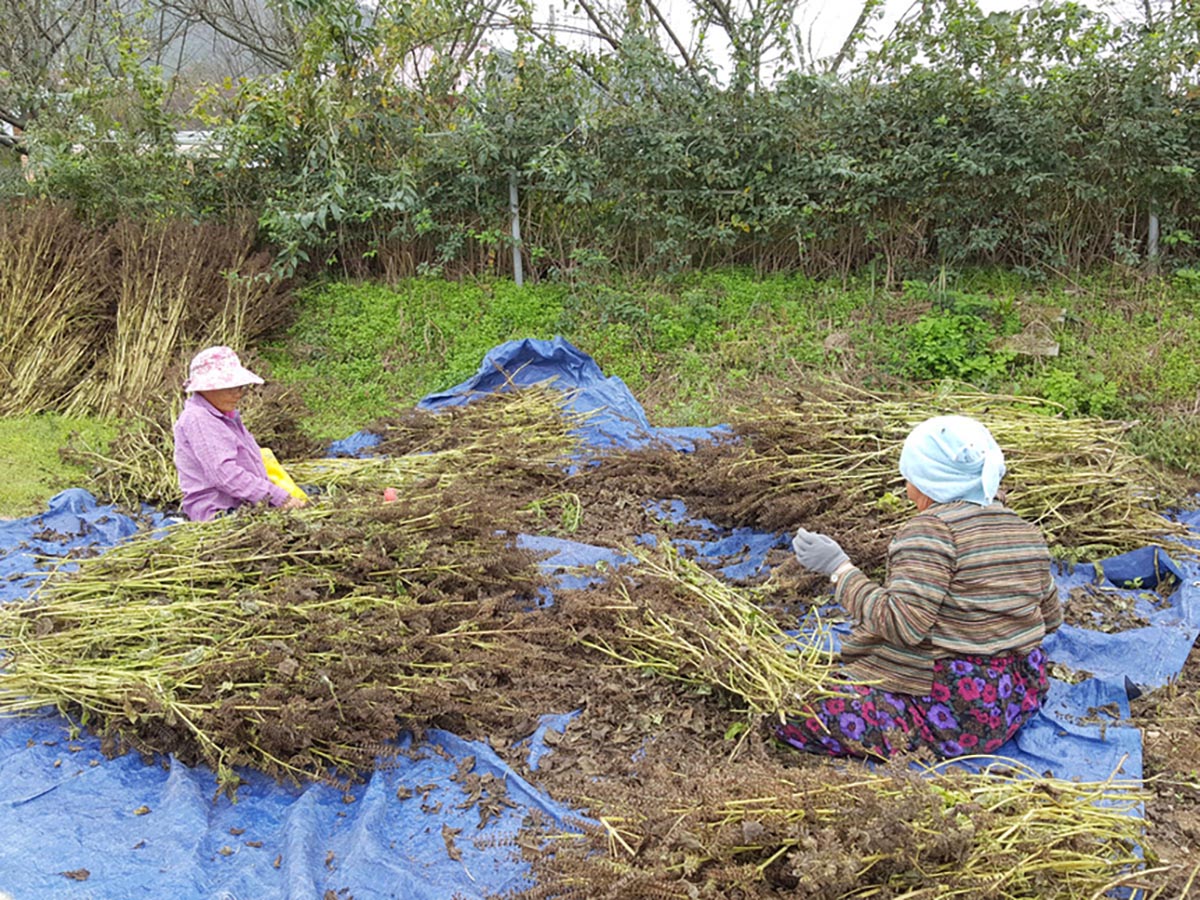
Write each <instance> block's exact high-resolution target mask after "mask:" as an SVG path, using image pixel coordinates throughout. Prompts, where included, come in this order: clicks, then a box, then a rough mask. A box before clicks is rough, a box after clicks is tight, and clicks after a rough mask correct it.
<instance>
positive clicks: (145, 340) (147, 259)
mask: <svg viewBox="0 0 1200 900" xmlns="http://www.w3.org/2000/svg"><path fill="white" fill-rule="evenodd" d="M110 237H111V241H112V244H113V247H114V253H115V260H116V264H115V266H114V267H113V269H112V275H111V284H110V286H109V290H110V292H111V295H112V308H113V313H112V319H111V320H110V321H109V322H108V323H107V324H108V326H109V327H108V329H107V331H106V332H105V340H104V342H103V344H102V346H101V347H100V348H98V350H99V352H98V354H97V358H96V362H95V365H94V366H93V367H92V370H91V371H90V373H89V374H88V377H87V378H85V379H84V380H82V381H81V382H80V383H79V385H78V386H77V388H76V390H75V392H74V394H73V396H72V399H71V404H70V407H69V411H71V412H76V413H92V414H98V415H121V414H123V413H124V412H125V411H126V410H127V409H129V408H134V409H138V408H141V407H142V405H143V404H144V403H145V401H146V400H147V399H148V398H150V397H152V396H154V395H155V394H156V393H157V392H159V391H161V390H162V389H163V387H164V386H165V385H167V384H168V383H170V382H171V381H172V380H173V375H174V372H176V371H179V370H181V369H183V368H184V367H185V366H186V363H187V360H188V358H190V356H191V354H193V353H194V352H195V351H196V350H199V349H200V348H202V347H205V346H210V345H213V344H227V345H229V346H233V347H236V348H239V349H240V348H243V347H245V346H247V345H248V344H250V343H252V342H253V341H254V340H256V339H258V338H259V337H261V336H262V335H263V334H264V333H265V332H266V331H267V330H269V329H270V328H272V327H274V326H277V325H279V324H280V323H281V322H282V320H283V315H284V313H285V311H286V309H287V306H288V299H287V295H286V292H285V290H284V289H283V285H281V284H280V283H279V282H278V281H276V280H274V279H272V278H271V277H269V276H270V271H269V257H268V256H267V255H266V254H265V253H260V254H255V253H253V252H252V248H253V246H254V231H253V229H252V228H250V227H248V226H246V225H244V224H243V225H234V226H223V225H222V226H218V225H206V224H193V223H186V222H177V221H168V222H155V223H135V222H120V223H118V224H117V225H115V226H114V227H113V229H112V231H111V234H110ZM176 383H177V382H176Z"/></svg>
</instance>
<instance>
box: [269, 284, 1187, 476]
mask: <svg viewBox="0 0 1200 900" xmlns="http://www.w3.org/2000/svg"><path fill="white" fill-rule="evenodd" d="M1022 332H1030V333H1032V334H1033V335H1034V336H1035V337H1038V338H1041V339H1044V340H1047V341H1051V342H1055V343H1057V346H1058V349H1059V352H1058V355H1057V356H1046V357H1040V356H1036V355H1029V354H1023V353H1019V352H1013V351H1011V350H1009V349H1007V348H1006V345H1005V343H1004V342H1005V341H1007V340H1009V339H1012V338H1019V337H1022V336H1023V335H1022ZM555 335H561V336H563V337H564V338H566V339H567V340H569V341H570V342H571V343H573V344H575V345H576V346H577V347H579V348H580V349H581V350H583V351H584V352H586V353H588V354H590V355H591V356H592V357H593V358H594V359H595V360H596V362H597V364H598V365H599V366H600V368H601V369H602V370H603V371H604V372H605V374H607V375H610V376H618V377H620V378H621V379H623V380H624V381H625V382H626V383H627V384H628V385H629V388H630V390H631V391H632V392H633V394H634V396H635V397H636V398H637V399H638V400H639V401H640V402H641V403H642V404H643V406H645V408H646V410H647V412H648V414H649V415H650V418H651V421H653V422H655V423H656V424H661V425H710V424H714V423H717V422H722V421H727V418H728V417H729V416H730V414H731V412H732V411H733V409H734V408H735V407H736V404H737V403H738V402H740V401H741V400H751V399H753V398H755V397H762V396H763V395H764V393H769V392H772V391H778V390H787V389H788V386H789V385H790V384H794V383H796V382H797V381H799V380H802V379H803V378H804V377H806V376H808V375H810V374H825V375H830V376H833V377H837V378H841V379H845V380H849V381H852V382H857V383H859V384H862V385H864V386H867V387H872V388H885V389H904V388H905V387H907V386H909V385H912V386H917V387H924V388H928V387H932V386H936V385H937V384H938V383H940V382H943V381H948V382H954V383H958V384H964V383H965V384H969V385H971V386H973V387H976V388H979V389H981V390H986V391H994V392H997V393H1012V394H1022V395H1030V396H1035V397H1042V398H1045V399H1048V400H1052V401H1054V402H1055V403H1058V404H1061V406H1062V407H1063V408H1064V410H1065V411H1066V412H1067V414H1069V415H1090V416H1101V417H1107V418H1129V419H1133V418H1137V419H1140V420H1142V421H1143V422H1144V423H1145V424H1144V425H1143V426H1141V430H1140V432H1139V433H1137V434H1135V440H1137V441H1139V442H1140V444H1139V446H1140V447H1142V448H1143V449H1144V450H1145V451H1146V452H1147V455H1149V456H1151V458H1156V459H1161V460H1162V461H1163V462H1167V463H1170V464H1171V465H1173V466H1175V467H1177V468H1179V467H1181V464H1186V465H1183V466H1182V467H1183V468H1186V469H1189V470H1190V469H1197V468H1200V464H1196V463H1191V462H1190V460H1191V458H1192V455H1193V449H1194V447H1196V446H1197V441H1198V438H1197V434H1200V428H1197V427H1195V426H1193V425H1192V423H1193V421H1195V419H1196V413H1195V403H1196V400H1195V398H1196V397H1197V396H1200V355H1198V354H1196V353H1195V351H1194V348H1195V347H1196V346H1197V345H1198V343H1200V278H1188V277H1183V278H1180V277H1163V278H1159V279H1146V278H1144V277H1142V276H1139V275H1137V274H1136V273H1127V274H1122V273H1121V272H1119V271H1115V270H1114V271H1107V272H1101V273H1098V274H1096V275H1094V276H1091V277H1088V278H1085V277H1082V276H1075V277H1073V278H1071V279H1064V280H1062V281H1060V282H1055V283H1046V282H1040V281H1039V282H1033V281H1028V280H1024V281H1023V280H1022V279H1020V278H1019V277H1017V276H1015V275H1014V274H1013V273H1011V272H1001V271H996V272H972V273H967V274H963V275H953V274H950V273H942V274H941V275H940V276H939V277H938V278H937V279H936V280H935V281H931V282H928V283H922V282H906V283H905V284H904V285H902V286H900V287H898V288H897V289H895V290H884V289H883V288H882V286H881V285H880V284H879V283H878V281H877V280H874V279H870V278H867V277H863V278H859V279H850V280H842V279H836V280H834V279H830V280H828V281H816V280H813V279H811V278H807V277H804V276H800V275H774V276H769V277H765V278H760V277H756V276H755V275H754V274H753V273H751V272H749V271H745V270H718V271H706V272H698V273H690V274H687V275H683V276H680V277H678V278H674V279H657V280H653V281H641V282H633V281H625V280H613V281H609V282H604V283H599V282H594V283H588V284H577V285H568V284H537V285H528V286H526V287H524V288H517V287H516V286H515V285H513V284H512V283H510V282H504V281H464V282H446V281H441V280H437V279H431V278H422V279H413V280H410V281H406V282H401V283H399V284H398V285H395V286H385V285H378V284H366V283H354V284H347V283H329V284H324V285H318V286H313V287H310V288H308V289H307V290H306V291H305V292H304V293H303V294H302V299H301V304H300V309H299V316H298V319H297V321H296V324H295V325H294V326H293V328H292V329H291V330H290V331H289V333H288V334H287V335H286V337H285V338H283V339H281V340H280V341H278V342H277V343H276V344H275V345H274V346H272V347H270V348H268V349H267V357H268V359H269V360H270V362H271V363H272V369H273V377H275V378H277V379H279V380H281V381H283V382H285V383H287V384H291V385H294V386H296V387H298V388H299V389H300V390H301V393H302V395H303V397H304V399H305V401H306V403H307V404H308V406H309V407H310V409H311V410H312V417H311V420H310V421H308V422H306V423H304V427H305V428H306V429H307V430H308V431H309V433H310V434H311V435H312V436H314V437H317V438H322V439H329V438H336V437H343V436H345V435H347V434H349V433H351V432H353V431H355V430H357V429H359V428H361V427H363V426H364V425H367V424H369V423H370V422H371V421H373V420H374V419H376V418H379V417H381V416H386V415H390V414H392V413H394V412H395V411H396V410H398V409H401V408H404V407H407V406H410V405H412V404H413V403H415V402H416V401H417V400H418V399H420V398H421V397H422V396H424V395H425V394H428V393H430V392H433V391H439V390H444V389H446V388H448V387H450V386H452V385H454V384H456V383H458V382H460V381H462V380H464V379H465V378H467V377H469V376H470V375H471V374H473V373H474V372H475V370H476V369H477V368H478V366H479V364H480V362H481V361H482V359H483V356H484V354H486V353H487V351H488V350H490V349H491V348H492V347H494V346H496V345H497V344H500V343H502V342H504V341H506V340H510V339H514V338H525V337H533V338H551V337H554V336H555Z"/></svg>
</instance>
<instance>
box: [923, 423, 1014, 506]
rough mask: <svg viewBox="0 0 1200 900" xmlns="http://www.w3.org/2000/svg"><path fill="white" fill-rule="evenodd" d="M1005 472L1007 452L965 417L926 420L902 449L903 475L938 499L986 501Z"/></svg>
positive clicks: (997, 486) (941, 500)
mask: <svg viewBox="0 0 1200 900" xmlns="http://www.w3.org/2000/svg"><path fill="white" fill-rule="evenodd" d="M1004 472H1005V468H1004V453H1003V451H1001V449H1000V446H999V445H998V444H997V443H996V441H995V439H994V438H993V437H992V434H991V432H990V431H988V430H987V428H985V427H984V426H983V425H981V424H980V423H979V422H976V421H975V420H974V419H968V418H967V417H966V416H936V417H935V418H932V419H926V420H925V421H924V422H922V423H921V424H920V425H918V426H917V427H916V428H914V429H913V430H912V431H911V432H910V433H909V435H908V437H907V438H905V440H904V449H902V450H901V451H900V474H901V475H903V476H904V477H905V478H907V479H908V480H909V481H911V482H912V483H913V484H914V485H916V486H917V488H918V489H920V491H921V493H923V494H924V495H925V496H927V497H929V498H930V499H931V500H935V501H936V502H938V503H949V502H951V501H952V500H966V501H968V502H970V503H978V504H979V505H980V506H987V505H988V504H989V503H991V502H992V499H993V498H994V497H995V496H996V490H997V489H998V488H999V487H1000V479H1001V478H1003V477H1004Z"/></svg>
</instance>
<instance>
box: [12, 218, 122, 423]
mask: <svg viewBox="0 0 1200 900" xmlns="http://www.w3.org/2000/svg"><path fill="white" fill-rule="evenodd" d="M110 249H111V248H110V244H109V242H108V240H107V239H106V238H105V236H104V235H103V234H98V233H95V232H92V231H89V230H88V229H86V228H85V227H83V226H82V225H81V224H79V223H78V222H77V221H75V219H74V217H73V216H72V213H71V211H70V209H68V208H66V207H61V206H49V205H39V204H30V205H24V204H23V205H16V204H9V205H8V206H7V207H6V208H5V209H4V212H3V215H0V298H2V300H0V415H14V414H19V413H25V412H36V411H42V410H52V409H59V408H61V407H62V405H63V404H64V402H65V400H66V398H67V396H68V395H69V394H70V392H71V390H72V389H73V387H74V386H75V384H76V382H77V381H78V379H79V375H80V372H81V371H84V370H85V369H86V368H87V367H88V365H90V363H91V360H92V359H93V358H94V357H95V355H96V352H97V348H98V345H99V343H100V337H99V336H100V335H101V334H102V333H103V328H102V319H103V311H104V302H105V283H104V275H105V273H106V272H107V271H108V267H109V253H110Z"/></svg>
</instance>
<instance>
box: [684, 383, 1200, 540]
mask: <svg viewBox="0 0 1200 900" xmlns="http://www.w3.org/2000/svg"><path fill="white" fill-rule="evenodd" d="M947 414H959V415H967V416H971V417H974V418H977V419H979V420H980V421H981V422H983V423H984V424H985V425H987V426H988V428H989V429H990V430H991V432H992V434H993V435H994V436H995V438H996V441H997V442H998V443H999V444H1000V446H1001V447H1002V448H1003V450H1004V453H1005V458H1006V460H1007V463H1008V475H1007V476H1006V477H1005V479H1004V482H1003V483H1002V485H1001V486H1002V488H1003V489H1004V490H1005V491H1006V495H1007V498H1006V502H1007V503H1008V504H1009V505H1010V506H1011V507H1012V508H1013V509H1015V510H1016V511H1017V512H1018V513H1020V514H1021V515H1022V516H1023V517H1024V518H1025V519H1027V520H1028V521H1030V522H1033V523H1035V524H1036V525H1038V526H1039V527H1040V528H1041V529H1042V530H1043V532H1044V533H1045V535H1046V537H1047V539H1048V541H1049V542H1050V545H1051V549H1052V550H1053V551H1054V552H1055V554H1056V555H1058V556H1060V557H1064V558H1069V559H1095V558H1100V557H1103V556H1109V555H1113V554H1116V553H1121V552H1125V551H1127V550H1132V549H1136V548H1138V547H1143V546H1146V545H1147V544H1155V543H1159V544H1161V543H1163V542H1164V541H1169V540H1170V538H1172V537H1182V536H1184V535H1186V534H1187V529H1186V527H1185V526H1183V525H1181V524H1179V523H1175V522H1171V521H1168V520H1167V519H1165V518H1164V517H1163V513H1164V511H1166V510H1167V509H1168V508H1170V507H1171V506H1172V505H1174V504H1177V503H1178V502H1179V501H1180V499H1181V497H1182V496H1183V490H1182V489H1181V488H1180V486H1178V485H1177V484H1175V483H1173V482H1172V481H1171V480H1170V479H1169V478H1167V477H1166V476H1165V475H1163V474H1162V473H1161V472H1159V471H1158V470H1156V469H1154V468H1153V467H1152V466H1150V465H1149V464H1148V463H1147V462H1146V461H1145V460H1144V459H1142V458H1141V457H1139V456H1138V455H1137V454H1135V453H1133V452H1132V450H1131V449H1130V448H1129V445H1128V443H1127V442H1126V441H1125V438H1124V436H1125V434H1126V432H1127V431H1128V430H1129V428H1130V427H1132V426H1131V424H1130V423H1123V422H1110V421H1105V420H1100V419H1089V418H1075V419H1069V418H1064V417H1062V416H1059V415H1056V414H1055V408H1054V406H1053V405H1052V404H1049V403H1047V402H1045V401H1042V400H1037V399H1033V398H1028V397H1007V396H997V395H992V394H982V393H977V392H961V393H944V394H910V395H905V396H903V397H901V396H899V395H895V394H872V393H868V392H865V391H860V390H856V389H852V388H850V387H848V386H840V385H839V386H832V385H826V386H821V387H819V388H818V389H815V390H813V391H812V392H811V393H805V394H803V395H802V396H797V397H794V398H789V399H786V400H781V401H777V402H768V403H764V404H762V405H761V406H759V407H758V408H756V409H753V410H751V411H749V412H748V413H745V414H743V415H742V416H741V417H740V418H739V419H738V421H737V422H736V423H735V429H736V431H737V433H738V434H739V435H740V436H741V438H742V439H743V441H744V442H745V447H744V449H742V450H741V451H738V450H736V449H733V450H731V451H729V452H728V453H726V454H724V456H725V462H724V463H721V462H720V461H718V462H717V463H716V464H715V466H714V467H713V471H712V472H711V473H710V475H709V476H708V477H709V479H710V480H722V479H723V480H724V481H725V482H727V483H728V484H730V485H733V484H740V485H741V489H740V491H738V492H737V493H736V494H732V495H731V494H730V492H728V491H723V492H721V493H723V494H724V496H709V497H707V498H704V499H703V500H702V502H701V503H699V504H698V511H699V512H702V513H704V512H709V513H712V514H713V515H717V516H720V517H721V519H723V520H726V521H730V522H733V523H736V524H754V525H758V526H759V527H764V528H766V529H768V530H775V529H780V530H790V529H794V528H795V527H797V526H799V525H805V526H806V527H809V528H812V527H814V525H817V526H821V527H823V528H825V529H828V530H829V531H830V533H831V534H833V535H834V536H835V537H838V538H839V539H842V540H845V541H846V542H847V543H849V544H852V545H855V546H863V545H868V546H870V547H872V548H873V550H874V552H875V553H876V554H877V558H876V559H875V560H874V561H875V562H881V561H882V548H883V547H884V546H886V541H887V540H889V539H890V537H891V535H892V534H893V533H894V531H895V528H896V527H897V526H898V525H899V524H900V523H901V522H902V521H903V520H904V519H905V518H906V517H907V516H908V515H910V514H911V508H910V506H909V505H908V503H907V502H906V501H904V500H903V487H904V482H903V479H902V478H901V477H900V475H899V473H898V471H897V464H898V462H899V458H900V448H901V446H902V444H903V442H904V438H905V437H906V436H907V434H908V432H909V431H910V430H911V428H912V427H913V426H914V425H916V424H917V423H918V422H920V421H922V420H924V419H926V418H928V417H930V416H934V415H947ZM717 493H718V492H716V491H712V490H710V491H709V494H710V495H715V494H717ZM1172 546H1175V545H1174V544H1172ZM1184 552H1188V551H1186V550H1185V551H1184ZM856 558H859V559H861V557H856Z"/></svg>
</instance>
